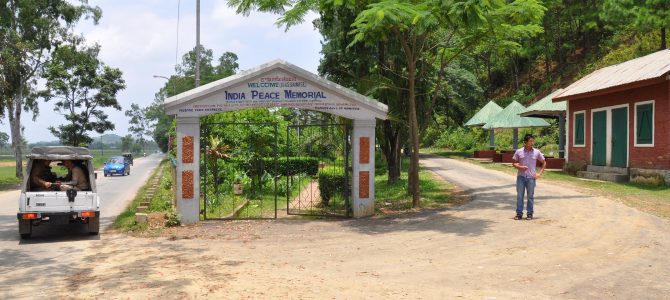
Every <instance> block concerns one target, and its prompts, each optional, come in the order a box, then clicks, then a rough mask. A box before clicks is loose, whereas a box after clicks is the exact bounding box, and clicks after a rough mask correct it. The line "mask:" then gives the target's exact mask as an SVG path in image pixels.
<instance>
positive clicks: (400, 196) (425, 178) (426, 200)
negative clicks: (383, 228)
mask: <svg viewBox="0 0 670 300" xmlns="http://www.w3.org/2000/svg"><path fill="white" fill-rule="evenodd" d="M401 165H402V172H400V179H399V180H398V181H397V182H395V183H392V184H389V183H388V175H387V172H386V163H385V162H382V161H377V170H376V171H375V198H376V205H375V209H376V210H377V212H378V213H388V212H393V211H399V210H408V209H412V196H411V195H410V194H409V188H408V173H407V172H408V170H409V160H408V159H403V161H402V164H401ZM419 188H420V189H421V207H423V208H435V207H441V206H444V205H445V204H454V203H455V199H454V197H453V196H454V193H455V188H456V187H455V186H454V185H453V184H451V183H449V182H447V181H445V180H443V179H441V178H440V177H439V176H438V175H436V174H435V173H433V172H431V171H428V170H419Z"/></svg>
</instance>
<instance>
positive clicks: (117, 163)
mask: <svg viewBox="0 0 670 300" xmlns="http://www.w3.org/2000/svg"><path fill="white" fill-rule="evenodd" d="M103 172H104V173H105V177H107V176H112V175H121V176H125V175H130V162H129V161H128V160H127V159H125V158H124V157H123V156H113V157H110V158H109V159H108V160H107V162H105V168H104V170H103Z"/></svg>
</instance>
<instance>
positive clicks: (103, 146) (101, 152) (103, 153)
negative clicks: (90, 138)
mask: <svg viewBox="0 0 670 300" xmlns="http://www.w3.org/2000/svg"><path fill="white" fill-rule="evenodd" d="M104 148H105V144H103V143H102V134H101V135H100V156H104V155H105V149H104Z"/></svg>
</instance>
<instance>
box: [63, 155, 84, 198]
mask: <svg viewBox="0 0 670 300" xmlns="http://www.w3.org/2000/svg"><path fill="white" fill-rule="evenodd" d="M63 166H65V167H66V168H67V169H68V170H69V171H70V173H69V174H68V176H67V177H66V180H67V179H69V181H65V182H60V190H61V191H67V190H70V189H74V190H77V191H85V190H88V189H89V188H90V186H89V184H88V178H87V177H88V176H87V175H86V172H84V169H82V167H80V166H78V165H75V164H74V162H73V161H71V160H64V161H63Z"/></svg>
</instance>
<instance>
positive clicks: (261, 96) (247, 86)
mask: <svg viewBox="0 0 670 300" xmlns="http://www.w3.org/2000/svg"><path fill="white" fill-rule="evenodd" d="M342 98H343V97H342V96H338V95H337V94H335V93H333V92H331V91H328V90H324V89H323V88H322V87H320V86H319V87H317V86H315V85H313V84H310V82H308V81H306V80H304V79H302V78H300V77H296V76H295V75H291V74H287V73H284V72H282V71H276V72H272V73H269V74H265V75H262V76H260V77H257V78H254V79H251V80H248V81H246V82H243V83H240V84H238V85H235V86H232V87H229V88H225V89H224V90H223V91H219V92H218V93H216V95H212V96H210V97H207V98H205V99H202V100H199V101H197V102H194V103H192V104H190V105H186V106H184V107H181V108H179V111H178V114H179V115H180V116H188V115H193V116H199V115H206V114H211V113H216V112H224V111H231V110H238V109H244V108H257V107H291V108H299V109H309V110H316V111H321V112H326V113H332V114H336V115H343V116H351V117H356V116H358V115H360V114H363V112H362V111H360V107H358V105H357V104H356V103H352V102H349V101H346V100H342ZM358 117H361V116H358Z"/></svg>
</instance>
